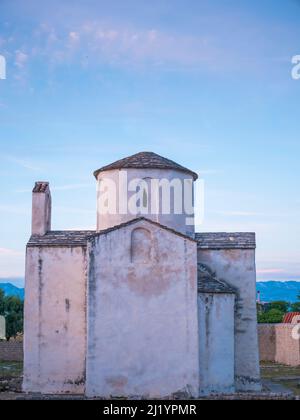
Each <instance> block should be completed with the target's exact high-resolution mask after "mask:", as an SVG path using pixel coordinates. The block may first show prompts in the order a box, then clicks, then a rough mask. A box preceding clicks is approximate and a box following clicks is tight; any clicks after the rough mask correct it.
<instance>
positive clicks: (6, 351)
mask: <svg viewBox="0 0 300 420" xmlns="http://www.w3.org/2000/svg"><path fill="white" fill-rule="evenodd" d="M0 361H5V362H6V361H9V362H22V361H23V342H22V341H0Z"/></svg>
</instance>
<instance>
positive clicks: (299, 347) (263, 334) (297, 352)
mask: <svg viewBox="0 0 300 420" xmlns="http://www.w3.org/2000/svg"><path fill="white" fill-rule="evenodd" d="M296 325H297V324H296ZM294 328H295V324H259V325H258V337H259V351H260V360H261V361H264V362H276V363H280V364H284V365H289V366H300V340H299V339H298V340H297V339H295V338H293V334H292V333H293V329H294Z"/></svg>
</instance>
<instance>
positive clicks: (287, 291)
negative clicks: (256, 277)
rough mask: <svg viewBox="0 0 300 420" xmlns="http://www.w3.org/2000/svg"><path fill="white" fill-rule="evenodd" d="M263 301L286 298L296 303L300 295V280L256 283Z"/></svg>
mask: <svg viewBox="0 0 300 420" xmlns="http://www.w3.org/2000/svg"><path fill="white" fill-rule="evenodd" d="M256 289H257V291H259V292H260V300H261V301H262V302H274V301H276V300H285V301H287V302H291V303H294V302H296V301H297V296H298V295H300V282H299V281H262V282H257V284H256Z"/></svg>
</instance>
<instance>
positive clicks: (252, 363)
mask: <svg viewBox="0 0 300 420" xmlns="http://www.w3.org/2000/svg"><path fill="white" fill-rule="evenodd" d="M94 175H95V177H96V180H97V228H96V229H95V230H94V231H54V230H51V193H50V187H49V184H48V183H46V182H37V183H36V185H35V187H34V189H33V209H32V236H31V238H30V240H29V242H28V244H27V252H26V283H25V337H24V381H23V389H24V391H25V392H41V393H54V394H57V393H62V394H63V393H71V394H85V395H86V396H88V397H105V398H111V397H132V396H138V397H145V398H146V397H147V398H163V397H170V396H176V395H177V396H178V395H180V396H185V397H188V396H192V397H198V396H200V395H209V394H213V393H218V394H219V393H234V392H239V391H259V390H260V375H259V356H258V339H257V320H256V289H255V286H256V268H255V247H256V244H255V234H254V233H197V232H195V227H194V214H193V207H194V183H195V181H196V180H197V174H196V173H194V172H192V171H190V170H189V169H187V168H184V167H182V166H181V165H178V164H177V163H175V162H173V161H171V160H169V159H166V158H163V157H161V156H159V155H156V154H155V153H151V152H143V153H138V154H136V155H133V156H130V157H128V158H125V159H122V160H120V161H117V162H115V163H113V164H110V165H108V166H105V167H103V168H101V169H99V170H98V171H96V172H95V173H94Z"/></svg>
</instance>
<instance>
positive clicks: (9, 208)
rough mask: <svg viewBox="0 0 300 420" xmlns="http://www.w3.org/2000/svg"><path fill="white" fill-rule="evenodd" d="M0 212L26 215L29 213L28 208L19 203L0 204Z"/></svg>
mask: <svg viewBox="0 0 300 420" xmlns="http://www.w3.org/2000/svg"><path fill="white" fill-rule="evenodd" d="M0 213H9V214H16V215H23V216H24V215H26V216H28V215H29V214H30V209H27V208H24V207H20V206H19V205H7V204H0Z"/></svg>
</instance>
